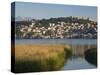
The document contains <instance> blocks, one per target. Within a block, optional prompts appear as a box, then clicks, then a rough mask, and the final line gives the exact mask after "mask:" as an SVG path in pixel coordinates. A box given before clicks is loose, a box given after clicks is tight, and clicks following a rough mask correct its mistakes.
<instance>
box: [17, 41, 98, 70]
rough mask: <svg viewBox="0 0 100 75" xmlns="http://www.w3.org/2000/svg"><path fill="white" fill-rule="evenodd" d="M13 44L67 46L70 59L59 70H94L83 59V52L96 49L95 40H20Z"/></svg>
mask: <svg viewBox="0 0 100 75" xmlns="http://www.w3.org/2000/svg"><path fill="white" fill-rule="evenodd" d="M15 42H16V44H21V43H24V44H30V43H31V44H61V43H62V44H63V43H64V44H69V45H70V47H71V48H72V57H71V58H69V59H68V60H67V61H66V62H65V64H64V67H63V68H62V69H61V70H74V69H91V68H96V66H95V65H92V64H90V63H88V62H87V61H86V60H85V59H84V51H85V50H87V49H89V48H94V47H97V40H96V39H27V40H26V39H23V40H22V39H21V40H16V41H15Z"/></svg>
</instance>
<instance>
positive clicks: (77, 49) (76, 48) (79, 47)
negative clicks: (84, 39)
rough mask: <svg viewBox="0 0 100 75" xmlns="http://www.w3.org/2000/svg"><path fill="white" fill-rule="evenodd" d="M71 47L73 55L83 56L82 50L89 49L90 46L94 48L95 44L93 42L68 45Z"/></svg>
mask: <svg viewBox="0 0 100 75" xmlns="http://www.w3.org/2000/svg"><path fill="white" fill-rule="evenodd" d="M70 47H71V49H72V54H73V56H75V57H76V56H81V57H82V56H84V52H85V50H87V49H90V48H96V45H95V44H91V45H90V44H84V45H81V44H78V45H70Z"/></svg>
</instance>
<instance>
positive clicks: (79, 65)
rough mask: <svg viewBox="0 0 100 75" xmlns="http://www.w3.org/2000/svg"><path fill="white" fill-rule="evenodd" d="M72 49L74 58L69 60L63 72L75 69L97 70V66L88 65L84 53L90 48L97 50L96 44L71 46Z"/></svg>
mask: <svg viewBox="0 0 100 75" xmlns="http://www.w3.org/2000/svg"><path fill="white" fill-rule="evenodd" d="M70 47H71V48H72V57H71V58H70V59H68V60H67V62H66V63H65V65H64V67H63V68H62V70H73V69H90V68H96V66H94V65H92V64H90V63H88V62H87V61H86V60H85V58H84V52H85V50H87V49H90V48H96V44H91V45H90V44H85V45H81V44H80V45H79V44H78V45H70Z"/></svg>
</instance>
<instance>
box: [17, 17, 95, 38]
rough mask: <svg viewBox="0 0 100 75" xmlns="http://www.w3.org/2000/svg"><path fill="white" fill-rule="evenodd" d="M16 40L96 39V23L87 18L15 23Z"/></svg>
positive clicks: (33, 20)
mask: <svg viewBox="0 0 100 75" xmlns="http://www.w3.org/2000/svg"><path fill="white" fill-rule="evenodd" d="M15 26H16V29H15V30H16V33H15V37H16V39H73V38H75V39H96V38H97V22H95V21H92V20H90V19H89V18H78V17H72V16H70V17H58V18H50V19H41V20H36V19H32V20H31V21H16V22H15Z"/></svg>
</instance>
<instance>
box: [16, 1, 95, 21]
mask: <svg viewBox="0 0 100 75" xmlns="http://www.w3.org/2000/svg"><path fill="white" fill-rule="evenodd" d="M15 10H16V17H17V16H21V17H33V18H36V19H42V18H51V17H66V16H79V17H82V16H83V17H89V18H90V19H92V20H97V7H94V6H92V7H91V6H76V5H61V4H60V5H59V4H43V3H42V4H41V3H27V2H16V6H15Z"/></svg>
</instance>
